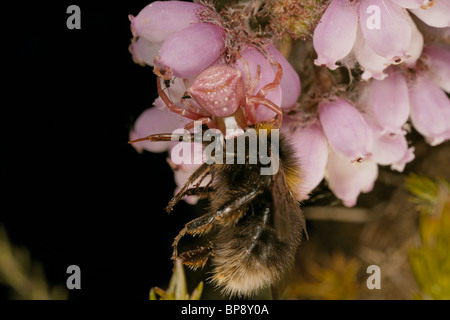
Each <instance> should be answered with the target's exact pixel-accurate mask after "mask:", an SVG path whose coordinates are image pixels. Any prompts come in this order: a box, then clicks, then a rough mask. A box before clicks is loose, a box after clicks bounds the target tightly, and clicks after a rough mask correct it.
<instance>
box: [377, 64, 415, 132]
mask: <svg viewBox="0 0 450 320" xmlns="http://www.w3.org/2000/svg"><path fill="white" fill-rule="evenodd" d="M370 103H371V106H372V110H373V113H374V116H375V118H376V119H377V120H378V123H379V124H380V125H381V127H382V128H383V132H387V133H391V134H404V133H405V132H404V131H403V129H402V128H403V125H404V124H405V123H406V121H407V120H408V118H409V111H410V106H409V96H408V86H407V82H406V78H405V77H404V76H403V74H402V73H401V72H400V71H399V70H395V69H394V68H392V67H391V68H389V70H388V77H387V78H386V79H384V80H375V79H373V80H372V82H371V85H370Z"/></svg>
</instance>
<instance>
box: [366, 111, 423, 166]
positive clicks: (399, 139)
mask: <svg viewBox="0 0 450 320" xmlns="http://www.w3.org/2000/svg"><path fill="white" fill-rule="evenodd" d="M364 119H366V122H367V124H368V125H369V127H370V128H371V130H372V132H373V136H374V139H373V140H374V143H373V158H372V159H373V161H375V162H376V163H377V164H379V165H382V166H388V165H390V166H391V169H392V170H397V171H399V172H402V171H403V169H404V168H405V165H406V164H407V163H409V162H411V161H412V160H414V157H415V156H414V147H411V148H408V142H407V140H406V136H405V135H404V134H392V133H389V132H386V131H385V130H384V129H383V127H382V126H380V125H379V123H377V122H376V119H375V118H373V117H371V116H369V115H367V114H366V115H365V117H364Z"/></svg>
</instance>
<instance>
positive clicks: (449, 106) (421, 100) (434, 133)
mask: <svg viewBox="0 0 450 320" xmlns="http://www.w3.org/2000/svg"><path fill="white" fill-rule="evenodd" d="M409 100H410V103H411V121H412V123H413V125H414V127H415V128H416V130H417V131H418V132H419V133H420V134H422V135H423V136H424V137H425V138H426V140H427V142H428V143H429V144H430V145H432V146H436V145H438V144H440V143H442V142H443V141H445V140H448V139H450V99H449V98H448V97H447V95H446V94H445V93H444V91H442V90H441V89H440V88H439V87H438V86H437V85H436V84H435V83H434V82H433V81H432V80H430V78H428V77H427V76H426V75H424V74H419V75H418V76H417V79H416V80H415V82H414V83H412V84H410V86H409Z"/></svg>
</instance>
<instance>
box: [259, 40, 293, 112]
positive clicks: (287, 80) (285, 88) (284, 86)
mask: <svg viewBox="0 0 450 320" xmlns="http://www.w3.org/2000/svg"><path fill="white" fill-rule="evenodd" d="M267 51H268V52H269V53H270V54H271V55H272V58H273V60H274V61H275V62H278V63H279V64H281V67H282V68H283V77H282V78H281V82H280V88H281V92H282V93H283V95H282V97H281V104H280V107H281V108H283V109H290V108H292V107H294V106H295V104H296V102H297V100H298V98H299V96H300V91H301V82H300V77H299V75H298V73H297V71H295V69H294V68H293V67H292V65H291V64H290V63H289V61H287V60H286V58H285V57H284V56H283V55H282V54H281V52H280V51H278V49H277V48H275V47H274V46H273V45H269V46H268V47H267Z"/></svg>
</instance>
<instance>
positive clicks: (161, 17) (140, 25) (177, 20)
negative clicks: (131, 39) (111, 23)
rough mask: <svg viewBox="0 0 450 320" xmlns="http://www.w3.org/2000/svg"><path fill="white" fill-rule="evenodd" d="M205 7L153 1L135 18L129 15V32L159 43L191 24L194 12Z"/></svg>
mask: <svg viewBox="0 0 450 320" xmlns="http://www.w3.org/2000/svg"><path fill="white" fill-rule="evenodd" d="M202 9H203V10H204V9H206V7H205V6H203V5H201V4H197V3H191V2H185V1H155V2H152V3H150V4H149V5H147V6H146V7H144V9H142V10H141V11H140V12H139V13H138V15H137V16H136V17H133V16H132V15H129V19H130V21H131V31H132V33H133V35H134V36H135V37H143V38H145V39H146V40H147V41H149V42H152V43H161V42H163V41H164V40H166V39H167V38H168V37H169V36H170V35H172V34H174V33H175V32H177V31H180V30H181V29H184V28H186V27H188V26H189V25H191V24H193V23H198V22H199V21H198V19H197V17H196V15H195V14H196V12H198V11H199V10H202Z"/></svg>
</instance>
